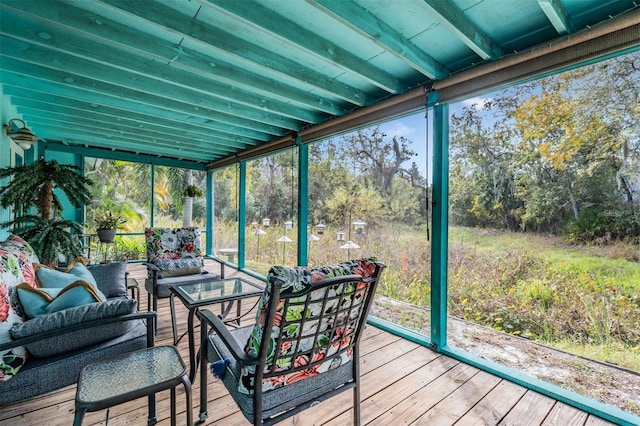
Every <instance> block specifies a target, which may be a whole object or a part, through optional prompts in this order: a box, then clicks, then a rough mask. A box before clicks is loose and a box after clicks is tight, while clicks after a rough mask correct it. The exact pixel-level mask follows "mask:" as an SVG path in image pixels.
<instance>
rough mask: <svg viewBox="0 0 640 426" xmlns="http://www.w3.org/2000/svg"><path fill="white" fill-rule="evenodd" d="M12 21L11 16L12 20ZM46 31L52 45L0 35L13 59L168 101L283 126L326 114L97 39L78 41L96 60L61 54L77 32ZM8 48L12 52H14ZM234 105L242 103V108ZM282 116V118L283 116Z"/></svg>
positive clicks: (318, 119) (7, 54) (32, 38)
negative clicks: (112, 47) (172, 66)
mask: <svg viewBox="0 0 640 426" xmlns="http://www.w3.org/2000/svg"><path fill="white" fill-rule="evenodd" d="M10 22H13V21H12V20H10ZM4 25H5V24H3V26H4ZM15 25H19V23H15ZM4 29H5V28H4V27H3V30H4ZM16 30H17V29H16ZM16 30H14V31H16ZM34 31H37V29H34ZM25 32H26V31H25ZM50 36H51V39H47V41H48V42H51V41H53V40H55V42H56V45H55V46H51V47H46V48H45V47H43V46H39V45H38V44H36V43H37V34H33V35H32V36H31V37H30V38H29V39H27V38H26V37H23V39H22V40H20V41H15V40H12V39H9V38H6V37H5V38H3V40H2V43H3V46H2V48H3V49H7V52H6V56H7V57H14V59H19V60H20V61H24V62H30V63H34V64H42V65H43V66H46V67H47V68H51V69H55V70H58V71H61V72H63V73H65V74H70V75H71V78H78V77H82V78H91V79H94V80H98V81H100V82H101V83H103V84H106V85H113V86H114V87H118V88H120V89H121V90H122V89H124V90H126V89H129V90H132V91H136V92H138V93H143V94H145V95H147V96H152V97H155V98H157V97H159V96H158V94H162V97H164V98H166V99H167V100H173V101H179V102H181V103H184V104H188V105H191V106H193V107H196V108H202V107H205V106H206V107H207V108H209V109H211V110H214V111H218V112H225V113H227V114H231V115H235V116H237V117H240V118H245V119H250V120H255V121H260V122H262V123H265V124H270V125H281V124H280V123H290V124H287V125H286V127H291V126H293V123H295V122H294V121H287V120H295V121H301V122H307V123H314V122H317V121H321V120H322V119H323V117H327V115H326V114H322V113H319V112H316V113H312V112H309V111H308V110H305V109H304V108H299V107H294V106H293V105H291V104H290V103H284V102H281V101H274V100H271V99H267V98H266V97H265V96H259V97H256V94H255V93H251V92H247V91H245V90H242V89H240V88H237V87H233V88H232V87H230V86H228V85H221V84H219V83H217V82H215V81H212V80H210V79H203V78H201V77H198V76H195V75H193V74H189V73H184V72H175V71H177V70H175V69H173V70H172V69H170V67H169V66H167V65H165V64H161V63H158V62H156V61H153V60H149V59H143V58H141V57H140V56H138V55H134V54H130V53H127V52H124V51H112V52H106V50H107V49H105V48H104V47H102V49H101V48H100V44H99V43H96V42H92V41H88V40H83V41H82V43H81V44H79V45H80V46H88V47H87V52H85V53H84V55H88V54H89V52H91V51H93V50H97V49H99V52H105V53H102V54H99V53H95V54H94V55H93V58H95V60H91V61H89V60H86V59H84V57H86V56H82V53H81V52H78V53H77V55H78V56H75V55H70V54H65V53H62V52H60V51H59V49H60V48H61V45H64V44H67V43H71V42H73V41H74V40H75V41H76V42H77V38H78V37H77V35H76V36H75V37H74V36H72V35H66V34H64V33H57V34H53V35H50ZM34 38H35V39H34ZM24 43H29V47H28V49H24ZM58 43H60V45H58ZM21 48H22V49H21ZM52 49H56V50H52ZM11 52H15V54H12V53H11ZM93 58H92V59H93ZM117 60H119V61H122V63H125V64H127V66H126V68H124V67H118V66H113V65H112V64H114V63H117V62H116V61H117ZM65 78H67V79H68V78H70V76H69V75H67V76H66V77H65ZM171 78H173V81H168V80H169V79H171ZM226 93H232V94H233V98H230V97H224V96H222V94H226ZM133 99H135V97H134V98H133ZM256 100H257V101H258V102H256ZM238 104H241V105H242V107H241V106H240V105H238ZM247 107H249V109H247ZM252 108H253V109H252ZM283 117H286V119H285V118H283ZM296 125H297V124H296Z"/></svg>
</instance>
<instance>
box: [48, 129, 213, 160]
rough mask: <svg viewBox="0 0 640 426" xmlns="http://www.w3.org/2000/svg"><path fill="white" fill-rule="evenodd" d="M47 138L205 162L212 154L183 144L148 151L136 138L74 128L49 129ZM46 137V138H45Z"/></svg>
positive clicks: (68, 142)
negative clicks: (89, 132) (93, 133)
mask: <svg viewBox="0 0 640 426" xmlns="http://www.w3.org/2000/svg"><path fill="white" fill-rule="evenodd" d="M47 130H48V132H47V135H48V136H47V138H49V139H52V140H58V141H62V142H63V143H66V144H74V145H81V146H82V145H92V146H96V147H100V148H104V149H115V150H118V151H127V152H131V153H136V154H147V155H159V156H165V157H172V158H179V159H183V160H184V159H186V160H191V161H197V162H204V161H207V159H209V158H211V155H208V154H207V153H204V152H202V151H196V150H191V149H190V148H189V147H188V146H187V145H183V146H181V147H176V148H174V149H171V148H168V147H162V148H161V147H159V146H155V147H154V148H153V150H152V151H153V152H148V151H149V150H148V148H147V146H146V145H148V143H146V144H145V143H143V142H139V141H135V140H130V139H129V140H126V139H124V138H119V137H116V136H109V137H103V136H101V135H93V136H92V135H88V134H87V133H77V131H76V130H73V129H65V130H61V131H58V130H55V131H54V130H51V129H47ZM45 139H46V138H45Z"/></svg>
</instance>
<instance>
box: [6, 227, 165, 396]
mask: <svg viewBox="0 0 640 426" xmlns="http://www.w3.org/2000/svg"><path fill="white" fill-rule="evenodd" d="M40 268H44V267H42V266H40V265H39V264H38V258H37V256H36V255H35V253H34V252H33V250H32V249H31V247H30V246H29V245H28V244H27V243H25V242H24V240H22V239H21V238H19V237H17V236H15V235H10V236H9V238H7V239H6V240H5V241H3V242H0V357H1V358H0V406H4V405H7V404H11V403H14V402H18V401H22V400H25V399H29V398H32V397H34V396H37V395H41V394H44V393H47V392H50V391H53V390H56V389H59V388H62V387H65V386H68V385H71V384H74V383H77V381H78V377H79V374H80V370H81V369H82V368H83V367H84V366H85V365H86V364H88V363H90V362H94V361H97V360H100V359H104V358H107V357H111V356H115V355H119V354H124V353H127V352H131V351H135V350H138V349H143V348H146V347H150V346H153V334H154V333H153V323H154V321H152V320H150V319H153V318H155V312H138V306H137V301H136V300H135V299H131V298H129V297H128V293H127V288H126V278H125V273H126V271H125V269H126V263H123V262H114V263H109V264H104V265H95V266H89V267H86V266H84V264H82V265H81V264H80V263H79V262H72V264H70V266H69V267H68V268H67V269H68V271H67V272H64V273H63V272H60V271H56V270H52V269H46V268H45V269H40ZM38 271H39V272H38ZM83 274H84V275H83ZM38 277H40V278H42V280H43V281H45V282H39V280H38V283H37V284H38V285H36V281H37V279H36V278H38ZM76 278H79V279H76ZM59 279H60V280H61V284H60V285H61V288H62V287H64V289H65V291H62V290H61V288H56V287H51V286H52V285H54V286H55V285H56V282H55V281H56V280H59ZM65 280H73V283H72V284H69V285H67V284H68V282H67V281H65ZM94 283H95V285H94ZM47 285H48V287H47ZM42 286H44V287H42ZM45 287H47V288H45ZM45 293H46V294H50V295H55V297H52V299H53V300H49V299H50V298H48V297H46V296H44V294H45ZM62 295H63V296H62ZM96 295H98V296H99V297H100V298H104V299H105V300H104V301H97V300H91V298H92V297H96ZM100 300H102V299H100ZM87 301H89V302H91V303H85V302H87ZM73 305H77V306H73ZM61 308H62V309H61ZM27 311H29V313H30V314H31V315H36V316H35V317H33V318H31V319H30V318H29V316H28V315H27V313H26V312H27Z"/></svg>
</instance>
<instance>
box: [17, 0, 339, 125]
mask: <svg viewBox="0 0 640 426" xmlns="http://www.w3.org/2000/svg"><path fill="white" fill-rule="evenodd" d="M6 3H8V4H10V5H11V4H14V3H13V2H10V1H9V2H6ZM21 7H22V10H24V11H28V12H29V13H30V14H33V15H34V16H38V17H41V18H45V19H47V18H49V17H50V16H52V15H55V16H56V21H57V22H58V23H59V24H61V25H65V26H67V27H68V28H69V29H70V30H72V31H73V37H74V38H75V37H77V34H78V32H80V31H82V32H84V33H86V35H87V36H86V38H88V39H89V40H91V41H93V40H96V39H95V35H94V32H95V29H96V20H97V19H98V18H96V17H95V16H90V15H92V14H90V13H88V12H87V11H86V10H83V9H80V8H77V7H73V6H72V5H69V4H61V3H54V2H51V3H49V4H48V5H47V7H46V8H43V7H40V6H39V5H38V4H37V3H35V2H29V3H28V4H22V5H21ZM83 15H84V16H85V18H86V19H80V20H79V19H78V16H83ZM99 21H100V24H99V25H100V31H101V34H102V37H103V39H101V40H100V42H101V43H105V42H106V43H108V44H110V45H112V46H113V50H114V52H104V49H98V50H96V51H90V52H86V47H85V46H84V45H83V46H81V47H82V49H80V50H77V51H76V52H77V54H78V55H86V54H87V53H91V54H96V53H98V56H102V57H104V56H106V55H111V56H113V55H118V54H119V52H120V51H131V52H134V53H138V54H139V53H141V52H146V56H148V59H153V61H154V62H155V63H157V64H160V65H162V64H164V65H165V66H166V65H168V66H171V67H177V68H178V69H180V70H182V71H184V73H185V78H194V79H199V78H206V79H209V80H213V81H215V82H217V83H222V84H227V85H231V86H233V87H237V88H240V89H242V90H244V91H248V92H250V93H254V94H258V95H259V96H267V97H273V98H274V99H279V100H280V101H285V102H287V103H288V102H289V101H290V100H294V102H296V103H298V104H299V105H304V106H307V107H310V108H315V109H317V110H319V111H322V112H325V113H328V114H332V115H340V114H343V113H344V112H345V109H344V108H343V106H340V105H339V104H337V103H336V102H335V101H334V99H338V98H337V97H335V96H333V98H334V99H331V98H329V97H327V96H320V95H318V94H316V93H309V92H308V91H306V90H299V89H298V88H296V87H295V86H292V85H288V84H285V83H284V82H280V81H275V80H273V79H268V78H265V77H263V76H261V75H258V74H255V73H252V72H249V71H245V70H238V68H237V67H234V66H233V64H231V63H228V62H226V61H224V60H222V59H215V60H214V61H212V58H211V56H208V55H205V54H203V53H201V52H198V51H196V50H194V49H190V48H188V47H186V46H184V45H179V44H178V42H177V43H172V42H170V41H168V40H163V39H161V38H153V39H150V37H149V35H148V34H147V33H144V32H143V31H141V30H139V29H136V28H131V27H128V26H126V25H122V24H120V23H118V22H116V21H113V20H111V19H109V18H108V17H105V16H100V17H99ZM33 41H35V42H42V41H43V40H42V39H40V40H33ZM60 42H63V41H62V40H60V41H57V43H60ZM93 43H94V44H97V43H98V41H97V40H96V41H93ZM47 45H48V46H52V43H49V42H47ZM94 56H95V55H94ZM143 63H144V59H143ZM152 75H153V74H152ZM211 91H212V92H213V93H215V92H216V90H215V87H213V88H212V89H211ZM227 92H228V90H227ZM342 104H343V105H344V102H342Z"/></svg>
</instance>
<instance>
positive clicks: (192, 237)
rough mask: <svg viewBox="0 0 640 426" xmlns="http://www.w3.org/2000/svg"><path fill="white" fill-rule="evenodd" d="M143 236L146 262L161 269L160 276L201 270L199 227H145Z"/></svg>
mask: <svg viewBox="0 0 640 426" xmlns="http://www.w3.org/2000/svg"><path fill="white" fill-rule="evenodd" d="M145 237H146V240H147V262H149V263H151V264H153V265H155V266H157V267H158V269H160V270H161V272H160V275H161V277H171V276H179V275H190V274H197V273H200V272H202V267H203V265H204V263H203V261H202V246H201V238H200V228H198V227H183V228H146V229H145ZM150 274H151V271H150Z"/></svg>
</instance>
